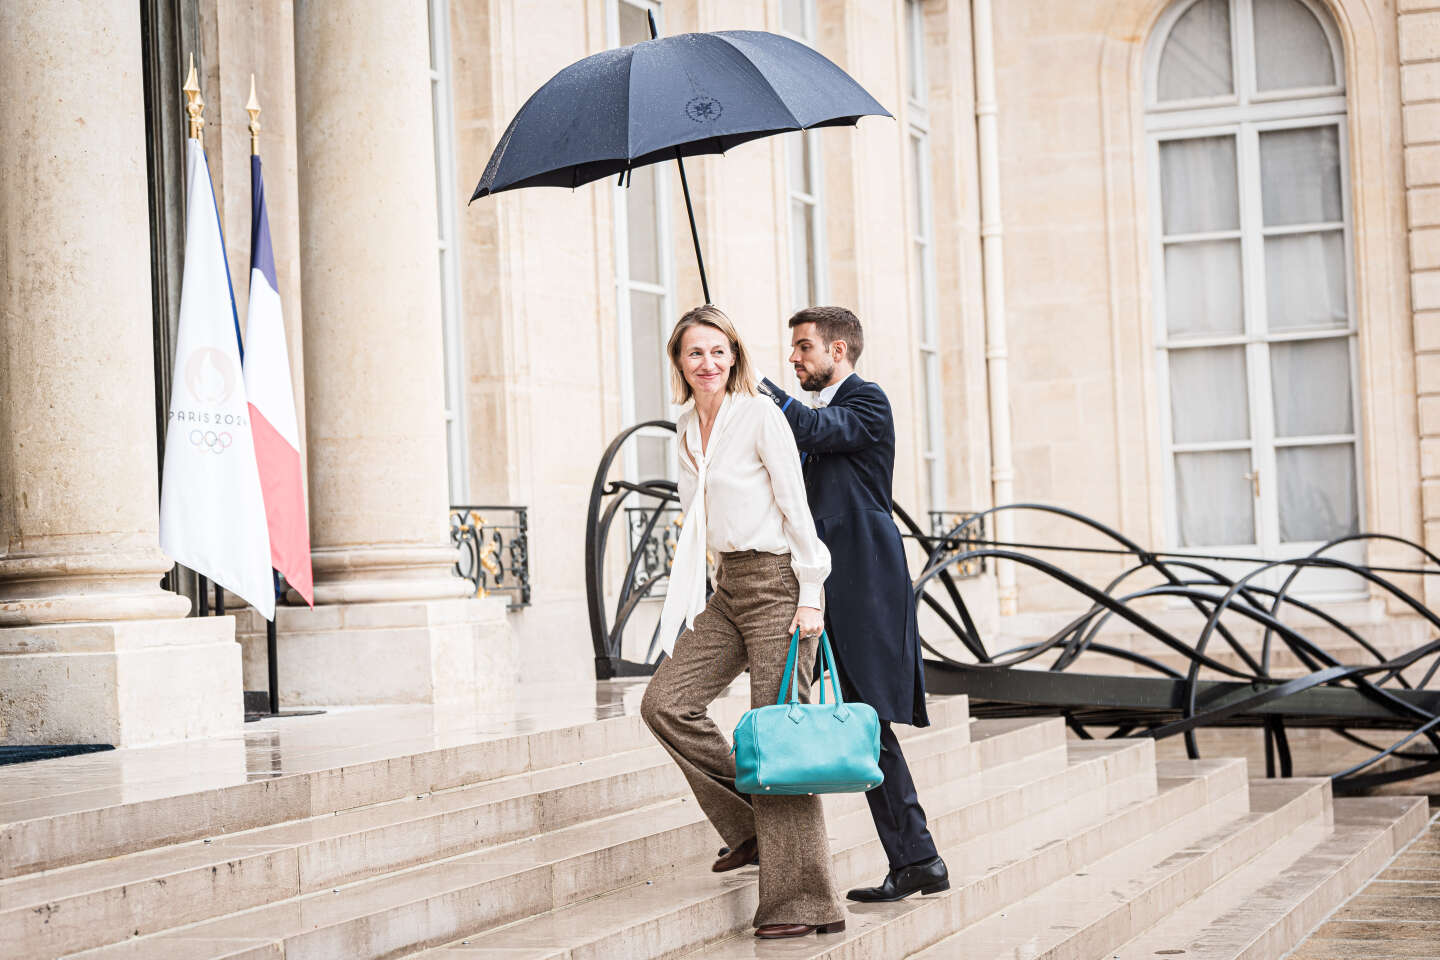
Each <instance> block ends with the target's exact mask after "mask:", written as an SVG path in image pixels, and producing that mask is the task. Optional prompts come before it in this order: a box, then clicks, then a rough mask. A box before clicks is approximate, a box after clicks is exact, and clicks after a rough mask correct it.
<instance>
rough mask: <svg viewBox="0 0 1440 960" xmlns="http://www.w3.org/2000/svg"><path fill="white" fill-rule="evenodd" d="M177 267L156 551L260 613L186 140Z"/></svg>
mask: <svg viewBox="0 0 1440 960" xmlns="http://www.w3.org/2000/svg"><path fill="white" fill-rule="evenodd" d="M185 202H186V211H185V271H184V275H183V278H182V280H181V287H180V330H179V334H178V336H177V338H176V344H175V376H174V378H173V381H172V383H173V386H172V388H171V394H170V414H169V420H168V422H167V426H166V430H165V468H164V473H163V476H162V478H161V486H160V549H162V550H164V551H165V553H166V554H168V555H169V556H170V558H171V559H172V560H175V561H177V562H179V563H183V564H184V565H185V566H187V567H189V568H190V569H191V570H194V571H195V572H196V573H199V574H202V575H203V576H206V577H209V578H210V579H211V580H213V581H214V582H216V583H218V584H220V585H221V586H223V587H225V588H227V589H229V590H230V591H231V592H232V593H236V594H239V596H240V597H241V598H242V599H244V600H245V602H246V603H249V604H250V605H251V606H253V607H254V608H255V609H256V610H258V611H260V613H261V614H262V615H263V616H264V617H265V619H267V620H269V619H271V618H272V617H274V616H275V586H274V580H273V578H272V577H271V574H270V537H269V534H268V533H267V530H266V524H265V504H264V501H263V499H262V497H261V493H260V474H259V471H258V470H257V468H256V465H255V445H254V442H253V440H252V439H251V424H250V420H251V414H250V409H249V406H248V404H247V403H246V399H245V379H244V376H243V373H242V367H241V357H240V329H239V324H238V322H237V318H236V313H235V299H234V294H233V292H232V290H231V287H230V267H229V264H227V263H226V261H225V240H224V237H223V236H222V235H221V232H220V215H219V212H218V211H217V209H216V207H215V193H214V189H213V187H212V186H211V183H210V168H209V166H208V165H207V164H206V162H205V150H204V148H203V147H201V146H200V142H199V141H198V140H194V139H192V140H189V141H188V142H187V143H186V188H185Z"/></svg>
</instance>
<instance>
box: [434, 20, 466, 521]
mask: <svg viewBox="0 0 1440 960" xmlns="http://www.w3.org/2000/svg"><path fill="white" fill-rule="evenodd" d="M430 106H431V111H432V114H433V119H434V123H433V127H434V129H435V213H436V217H435V221H436V223H437V225H438V229H439V236H438V238H437V243H438V246H439V250H440V316H441V329H442V330H443V331H444V349H445V450H446V453H447V455H448V462H449V470H450V502H451V503H464V502H465V501H466V500H468V499H469V497H470V474H469V468H468V462H469V460H468V457H467V456H466V446H467V443H466V436H465V357H464V348H463V346H462V343H461V337H460V328H461V317H460V266H459V253H458V251H457V249H456V246H457V244H458V242H459V241H458V240H457V239H456V230H455V205H456V202H455V104H454V101H453V99H452V98H451V93H450V0H430Z"/></svg>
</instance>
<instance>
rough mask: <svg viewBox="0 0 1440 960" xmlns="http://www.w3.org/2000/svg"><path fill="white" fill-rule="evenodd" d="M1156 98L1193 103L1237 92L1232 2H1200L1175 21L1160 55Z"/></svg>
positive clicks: (1226, 0) (1206, 0)
mask: <svg viewBox="0 0 1440 960" xmlns="http://www.w3.org/2000/svg"><path fill="white" fill-rule="evenodd" d="M1158 80H1159V88H1160V89H1159V90H1158V91H1157V99H1159V100H1162V101H1164V100H1192V99H1195V98H1196V97H1215V96H1222V95H1224V94H1227V93H1232V92H1234V90H1235V84H1234V81H1233V80H1232V78H1231V68H1230V0H1200V2H1199V3H1197V4H1195V5H1194V6H1193V7H1191V8H1190V9H1189V10H1187V11H1185V13H1184V15H1183V16H1181V17H1180V19H1179V21H1177V22H1176V24H1175V26H1174V28H1173V29H1171V31H1170V36H1169V38H1168V39H1166V41H1165V49H1164V50H1163V51H1161V54H1160V76H1159V78H1158Z"/></svg>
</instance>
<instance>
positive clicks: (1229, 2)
mask: <svg viewBox="0 0 1440 960" xmlns="http://www.w3.org/2000/svg"><path fill="white" fill-rule="evenodd" d="M1148 68H1149V72H1148V83H1147V88H1148V89H1147V110H1146V127H1147V130H1148V132H1149V145H1150V164H1151V180H1152V183H1153V185H1154V196H1156V197H1157V198H1158V201H1159V202H1158V215H1157V217H1156V218H1155V222H1154V224H1153V230H1154V245H1155V246H1154V249H1155V255H1156V259H1155V262H1156V264H1157V271H1156V276H1157V280H1158V286H1159V290H1158V294H1159V295H1158V296H1157V297H1156V299H1155V303H1156V315H1157V317H1158V322H1159V329H1158V336H1157V343H1158V345H1159V367H1160V374H1161V376H1160V382H1161V383H1162V384H1164V389H1165V391H1166V395H1167V399H1168V410H1167V413H1168V416H1167V417H1166V418H1165V427H1166V441H1167V446H1168V455H1167V458H1166V474H1167V477H1168V480H1169V487H1170V501H1171V509H1170V517H1171V534H1172V537H1173V539H1174V541H1175V542H1176V543H1177V544H1178V545H1179V546H1181V547H1208V548H1213V547H1232V548H1235V547H1239V548H1244V547H1252V548H1255V550H1256V552H1259V553H1262V554H1263V553H1268V552H1270V551H1272V550H1278V552H1282V553H1285V554H1295V553H1297V552H1299V550H1298V549H1297V548H1303V547H1305V546H1309V545H1312V544H1317V543H1319V542H1323V541H1326V540H1329V539H1332V538H1335V537H1340V536H1344V535H1345V534H1348V533H1352V532H1354V531H1356V530H1357V529H1358V528H1359V523H1360V519H1359V518H1360V508H1359V504H1360V493H1359V469H1358V462H1357V455H1358V446H1359V444H1358V440H1359V437H1358V427H1357V422H1356V401H1355V374H1354V354H1355V350H1354V341H1355V315H1354V309H1353V305H1352V304H1353V297H1352V290H1351V287H1352V281H1351V275H1352V270H1351V266H1350V256H1351V253H1350V251H1351V240H1350V216H1349V207H1350V204H1349V183H1348V169H1347V158H1346V151H1345V144H1346V126H1345V89H1344V69H1343V64H1342V58H1341V48H1340V41H1339V36H1338V34H1337V32H1336V30H1335V26H1334V24H1333V23H1332V22H1331V20H1330V18H1329V16H1328V15H1327V14H1326V13H1325V11H1324V10H1323V9H1322V8H1321V7H1320V6H1319V4H1318V3H1314V2H1312V0H1183V2H1180V3H1177V4H1176V5H1175V6H1174V7H1173V8H1172V9H1171V10H1169V11H1168V12H1167V14H1166V16H1165V17H1164V18H1162V20H1161V21H1160V23H1159V25H1158V27H1157V32H1156V35H1155V37H1154V40H1153V42H1152V49H1151V51H1150V60H1149V64H1148ZM1282 545H1283V550H1282V549H1279V548H1281V547H1282ZM1334 585H1335V584H1333V583H1332V584H1331V586H1334ZM1321 589H1323V587H1322V588H1321Z"/></svg>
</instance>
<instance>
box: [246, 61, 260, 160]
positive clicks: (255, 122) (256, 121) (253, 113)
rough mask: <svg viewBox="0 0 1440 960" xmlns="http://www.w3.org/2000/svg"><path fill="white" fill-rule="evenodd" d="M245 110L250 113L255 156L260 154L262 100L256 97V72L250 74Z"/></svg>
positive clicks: (251, 138)
mask: <svg viewBox="0 0 1440 960" xmlns="http://www.w3.org/2000/svg"><path fill="white" fill-rule="evenodd" d="M245 112H246V113H248V114H250V153H251V154H252V155H255V156H259V154H260V101H259V100H256V99H255V74H253V73H252V74H250V100H249V101H248V102H247V103H246V104H245Z"/></svg>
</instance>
